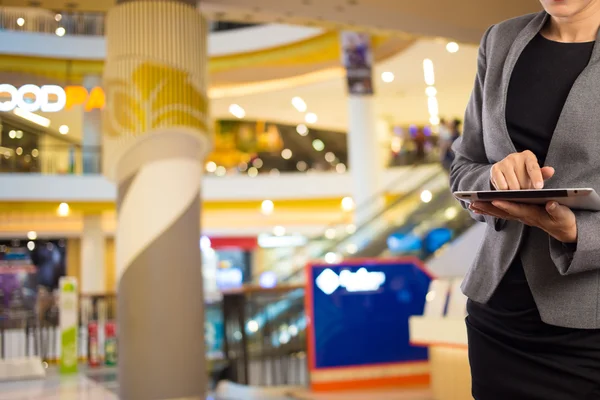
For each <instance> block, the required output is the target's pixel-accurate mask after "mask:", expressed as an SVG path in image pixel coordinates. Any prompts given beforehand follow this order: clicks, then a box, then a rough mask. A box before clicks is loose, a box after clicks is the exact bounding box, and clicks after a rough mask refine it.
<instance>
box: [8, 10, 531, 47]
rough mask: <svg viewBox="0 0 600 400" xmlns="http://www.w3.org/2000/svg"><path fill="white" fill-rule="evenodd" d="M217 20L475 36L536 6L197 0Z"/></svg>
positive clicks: (466, 39) (465, 39)
mask: <svg viewBox="0 0 600 400" xmlns="http://www.w3.org/2000/svg"><path fill="white" fill-rule="evenodd" d="M115 3H116V1H115V0H35V1H32V0H3V1H2V5H3V6H20V7H31V6H36V7H42V8H47V9H51V10H73V11H107V10H108V9H110V8H111V7H112V6H113V5H114V4H115ZM199 6H200V9H201V10H202V11H203V12H204V13H205V14H207V15H208V16H209V17H211V18H213V19H218V20H231V21H236V20H237V21H244V22H267V21H268V22H279V23H283V22H285V23H289V24H296V25H313V26H323V27H326V28H334V29H371V30H377V31H388V32H405V33H409V34H412V35H416V36H429V37H437V36H443V37H449V38H453V39H454V40H458V41H461V42H466V43H476V42H478V41H479V38H480V37H481V35H482V33H483V32H484V31H485V29H486V28H487V27H488V26H490V25H492V24H494V23H497V22H499V21H502V20H504V19H508V18H511V17H514V16H517V15H521V14H527V13H531V12H536V11H539V10H540V4H539V1H538V0H495V1H491V0H454V1H450V0H418V1H400V0H396V1H393V0H285V1H282V0H200V1H199Z"/></svg>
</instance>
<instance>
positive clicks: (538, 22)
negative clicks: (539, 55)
mask: <svg viewBox="0 0 600 400" xmlns="http://www.w3.org/2000/svg"><path fill="white" fill-rule="evenodd" d="M548 17H549V15H548V14H547V13H546V12H544V11H542V12H540V13H538V14H537V15H536V16H535V18H533V19H532V20H531V22H529V24H527V26H526V27H525V28H524V29H523V30H522V31H521V32H520V33H519V35H518V36H517V38H516V39H515V41H514V42H513V44H512V45H511V47H510V50H509V51H508V55H507V56H506V62H505V63H504V69H503V70H502V85H501V88H500V90H501V93H502V94H501V95H502V100H501V104H500V106H501V110H500V111H501V116H502V118H501V119H502V127H501V128H502V133H503V134H504V139H505V140H502V141H501V143H500V144H501V145H502V146H503V152H504V153H505V156H508V155H509V154H512V153H516V152H517V149H516V148H515V145H514V143H513V141H512V139H511V138H510V134H509V133H508V126H507V123H506V101H507V97H508V88H509V86H510V78H511V76H512V73H513V71H514V69H515V65H516V64H517V61H518V60H519V57H520V56H521V53H522V52H523V50H525V47H527V45H528V44H529V42H531V40H532V39H533V38H534V37H535V36H536V35H537V34H538V33H539V32H540V31H541V30H542V28H543V27H544V25H545V23H546V21H547V20H548Z"/></svg>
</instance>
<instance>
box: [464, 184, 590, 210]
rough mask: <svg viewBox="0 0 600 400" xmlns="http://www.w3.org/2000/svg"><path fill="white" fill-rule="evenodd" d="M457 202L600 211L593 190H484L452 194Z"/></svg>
mask: <svg viewBox="0 0 600 400" xmlns="http://www.w3.org/2000/svg"><path fill="white" fill-rule="evenodd" d="M453 194H454V197H456V198H457V199H458V200H461V201H464V202H467V203H471V202H475V201H496V200H504V201H512V202H515V203H526V204H540V205H541V204H546V203H547V202H549V201H556V202H557V203H558V204H562V205H564V206H567V207H569V208H571V209H573V210H589V211H600V196H598V193H596V191H595V190H594V189H590V188H578V189H539V190H538V189H531V190H486V191H480V192H454V193H453Z"/></svg>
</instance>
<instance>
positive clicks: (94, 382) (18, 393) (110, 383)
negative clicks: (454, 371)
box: [0, 368, 433, 400]
mask: <svg viewBox="0 0 600 400" xmlns="http://www.w3.org/2000/svg"><path fill="white" fill-rule="evenodd" d="M226 386H227V387H226V388H225V390H224V391H223V393H221V392H220V394H222V396H223V397H222V398H225V399H227V400H234V399H239V400H250V399H253V400H254V399H256V400H265V399H269V400H364V399H377V400H433V398H432V397H431V394H430V393H429V391H397V390H396V391H377V392H369V393H365V392H361V393H358V392H355V393H340V394H335V393H329V394H312V393H310V392H308V391H307V390H303V389H299V388H291V387H288V388H280V389H279V388H268V389H267V390H260V389H258V390H257V389H252V388H245V387H242V386H238V385H232V384H230V385H226ZM117 389H118V382H117V374H116V370H115V369H111V368H106V369H95V370H86V369H82V371H81V372H80V373H79V374H78V375H73V376H60V375H59V374H58V373H57V372H56V370H55V369H52V368H50V369H49V370H48V376H47V377H46V379H44V380H36V381H18V382H0V400H118V397H117V394H116V393H117ZM219 398H220V397H218V396H209V397H208V398H207V400H218V399H219Z"/></svg>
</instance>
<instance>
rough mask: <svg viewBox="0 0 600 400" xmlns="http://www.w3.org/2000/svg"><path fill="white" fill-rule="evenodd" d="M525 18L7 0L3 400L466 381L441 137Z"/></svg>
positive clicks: (456, 125) (410, 395)
mask: <svg viewBox="0 0 600 400" xmlns="http://www.w3.org/2000/svg"><path fill="white" fill-rule="evenodd" d="M539 10H540V5H539V2H538V1H537V0H508V1H503V2H473V1H466V0H458V1H453V2H449V1H443V0H429V1H418V2H417V1H415V2H404V1H386V0H368V1H367V0H319V1H316V0H286V1H279V2H277V1H270V0H201V1H199V2H197V1H193V0H169V1H166V0H136V1H128V0H119V1H114V0H97V1H90V0H75V1H68V2H67V1H63V0H38V1H24V0H6V1H3V2H2V5H1V6H0V97H1V98H0V399H6V400H8V399H10V400H17V399H19V400H20V399H88V400H96V399H117V398H121V399H132V400H154V399H156V400H159V399H221V400H224V399H228V400H237V399H241V400H246V399H273V400H276V399H280V400H284V399H306V400H309V399H319V400H321V399H367V398H377V399H406V400H417V399H419V400H434V399H435V400H466V399H470V398H472V397H471V388H470V374H469V364H468V358H467V334H466V328H465V324H464V318H465V315H466V308H465V304H466V298H465V296H464V295H463V294H462V293H461V291H460V284H461V281H462V279H463V277H464V274H465V273H466V271H467V270H468V268H469V266H470V264H471V262H472V260H473V258H474V256H475V251H476V249H477V247H478V246H477V242H478V241H480V240H481V237H482V235H483V233H482V232H483V230H485V227H482V226H481V225H483V224H478V223H476V222H475V221H474V220H473V219H472V218H471V217H470V215H469V214H468V212H467V211H465V210H464V209H463V208H462V207H461V206H460V204H459V203H458V202H457V201H456V200H455V199H454V198H453V196H452V194H451V193H450V190H449V184H448V159H449V157H451V154H452V153H451V151H450V150H449V148H450V145H451V144H452V141H453V140H454V139H456V137H458V136H460V134H461V121H462V119H463V116H464V112H465V108H466V105H467V102H468V100H469V96H470V94H471V91H472V89H473V82H474V78H475V74H476V69H477V54H478V46H479V42H480V40H481V37H482V35H483V34H484V32H485V30H486V29H487V28H488V27H489V26H490V25H492V24H494V23H496V22H499V21H502V20H505V19H508V18H511V17H513V16H518V15H522V14H526V13H531V12H536V11H539ZM144 207H146V208H144ZM138 272H139V273H138ZM373 396H375V397H373Z"/></svg>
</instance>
